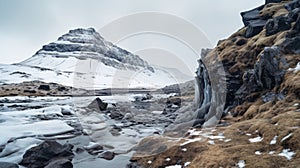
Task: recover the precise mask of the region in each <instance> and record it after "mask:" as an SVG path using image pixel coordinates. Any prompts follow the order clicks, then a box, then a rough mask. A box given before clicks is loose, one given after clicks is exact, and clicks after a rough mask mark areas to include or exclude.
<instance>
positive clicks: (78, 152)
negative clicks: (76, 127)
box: [75, 147, 84, 154]
mask: <svg viewBox="0 0 300 168" xmlns="http://www.w3.org/2000/svg"><path fill="white" fill-rule="evenodd" d="M75 152H76V153H77V154H80V153H83V152H84V149H83V148H80V147H78V148H76V150H75Z"/></svg>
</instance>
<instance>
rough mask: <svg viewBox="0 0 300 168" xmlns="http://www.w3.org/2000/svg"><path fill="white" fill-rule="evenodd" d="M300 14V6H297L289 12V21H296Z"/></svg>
mask: <svg viewBox="0 0 300 168" xmlns="http://www.w3.org/2000/svg"><path fill="white" fill-rule="evenodd" d="M299 16H300V8H296V9H294V10H292V11H290V12H289V14H288V16H287V17H288V19H289V20H288V21H289V22H295V21H296V20H297V19H298V17H299Z"/></svg>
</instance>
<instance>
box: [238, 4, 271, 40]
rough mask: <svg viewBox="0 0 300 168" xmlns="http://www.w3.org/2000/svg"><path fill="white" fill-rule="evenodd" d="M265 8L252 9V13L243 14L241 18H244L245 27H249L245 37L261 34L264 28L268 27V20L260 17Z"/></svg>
mask: <svg viewBox="0 0 300 168" xmlns="http://www.w3.org/2000/svg"><path fill="white" fill-rule="evenodd" d="M263 8H264V5H262V6H260V7H258V8H255V9H252V10H250V11H246V12H242V13H241V16H242V18H243V22H244V25H245V26H246V27H247V29H246V33H245V37H247V38H249V37H253V36H255V35H257V34H259V33H260V32H261V31H262V30H263V28H264V26H265V25H266V22H267V21H266V20H265V19H264V18H262V17H261V16H260V14H259V13H260V11H261V10H262V9H263Z"/></svg>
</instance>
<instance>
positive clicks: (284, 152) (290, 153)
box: [278, 149, 296, 160]
mask: <svg viewBox="0 0 300 168" xmlns="http://www.w3.org/2000/svg"><path fill="white" fill-rule="evenodd" d="M295 154H296V153H295V152H293V151H291V150H290V149H283V150H282V152H281V153H279V154H278V156H283V157H285V158H287V160H291V159H292V158H293V156H294V155H295Z"/></svg>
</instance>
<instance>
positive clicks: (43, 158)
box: [20, 141, 74, 168]
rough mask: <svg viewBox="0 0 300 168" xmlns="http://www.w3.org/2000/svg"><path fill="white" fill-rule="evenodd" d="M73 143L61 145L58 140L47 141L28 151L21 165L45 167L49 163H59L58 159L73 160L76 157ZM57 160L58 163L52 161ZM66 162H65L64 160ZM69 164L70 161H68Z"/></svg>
mask: <svg viewBox="0 0 300 168" xmlns="http://www.w3.org/2000/svg"><path fill="white" fill-rule="evenodd" d="M72 148H73V145H70V144H65V145H61V144H60V143H58V142H56V141H45V142H43V143H42V144H40V145H38V146H36V147H33V148H31V149H29V150H27V151H26V153H25V154H24V155H23V160H22V162H21V163H20V165H22V166H25V167H30V168H40V167H45V166H47V165H48V164H50V165H49V166H51V165H57V164H58V163H57V162H56V161H57V159H58V160H61V159H67V160H69V161H71V160H72V159H73V157H74V154H73V152H72ZM52 162H56V163H52ZM64 164H65V162H64ZM66 164H67V165H69V163H66Z"/></svg>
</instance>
